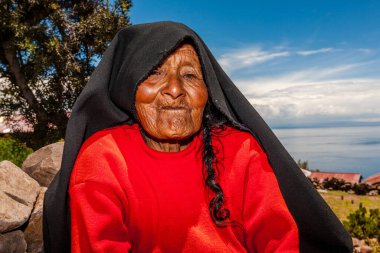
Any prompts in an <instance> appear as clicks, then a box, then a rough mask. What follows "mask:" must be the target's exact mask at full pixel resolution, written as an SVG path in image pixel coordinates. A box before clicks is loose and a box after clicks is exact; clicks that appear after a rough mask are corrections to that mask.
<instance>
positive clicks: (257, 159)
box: [44, 22, 352, 253]
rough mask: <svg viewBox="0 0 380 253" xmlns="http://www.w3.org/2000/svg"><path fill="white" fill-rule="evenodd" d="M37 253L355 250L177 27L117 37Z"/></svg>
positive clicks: (192, 39)
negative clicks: (39, 251) (42, 243)
mask: <svg viewBox="0 0 380 253" xmlns="http://www.w3.org/2000/svg"><path fill="white" fill-rule="evenodd" d="M65 140H66V142H65V148H64V155H63V160H62V168H61V170H60V172H59V173H58V175H57V176H56V178H55V180H54V181H53V182H52V184H51V185H50V187H49V189H48V191H47V193H46V195H45V203H44V241H45V253H50V252H54V253H57V252H58V253H59V252H70V249H71V252H307V253H310V252H352V245H351V239H350V236H349V235H348V233H347V232H346V231H345V230H344V228H343V227H342V225H341V224H340V222H339V220H338V219H337V218H336V217H335V215H334V214H333V213H332V212H331V210H330V209H329V208H328V206H327V205H326V204H325V202H324V201H323V200H322V198H321V197H320V196H319V195H318V193H317V192H316V191H315V190H314V189H313V187H312V185H311V184H310V183H309V182H308V180H307V179H306V178H305V177H304V175H303V174H302V172H301V171H300V170H299V168H298V167H297V165H296V164H295V163H294V161H293V160H292V158H291V157H290V156H289V154H288V153H287V152H286V150H285V149H284V148H283V146H282V145H281V144H280V142H279V141H278V140H277V138H276V137H275V135H274V134H273V133H272V132H271V130H270V129H269V127H268V126H267V125H266V124H265V122H264V121H263V120H262V119H261V117H260V116H259V115H258V114H257V112H256V111H255V110H254V109H253V108H252V106H251V105H250V104H249V103H248V101H247V100H246V99H245V98H244V97H243V95H242V94H241V93H240V92H239V90H238V89H237V88H236V87H235V86H234V84H233V83H232V82H231V80H230V79H229V78H228V77H227V76H226V74H225V73H224V72H223V70H222V69H221V67H220V66H219V65H218V63H217V62H216V60H215V59H214V57H213V56H212V54H211V53H210V51H209V50H208V48H207V47H206V45H205V44H204V42H203V41H202V40H201V39H200V38H199V36H198V35H197V34H196V33H195V32H193V31H192V30H191V29H189V28H188V27H186V26H185V25H182V24H178V23H173V22H159V23H151V24H143V25H136V26H131V27H129V28H126V29H124V30H122V31H120V32H119V33H118V34H117V36H116V37H115V39H114V40H113V41H112V43H111V45H110V47H109V48H108V50H107V51H106V53H105V55H104V58H103V59H102V61H101V62H100V64H99V66H98V67H97V69H96V71H95V72H94V74H93V75H92V77H91V79H90V81H89V83H88V85H87V86H86V87H85V88H84V90H83V92H82V94H81V95H80V97H79V98H78V100H77V102H76V104H75V106H74V108H73V112H72V115H71V118H70V121H69V124H68V128H67V133H66V138H65Z"/></svg>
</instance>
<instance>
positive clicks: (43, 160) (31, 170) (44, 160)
mask: <svg viewBox="0 0 380 253" xmlns="http://www.w3.org/2000/svg"><path fill="white" fill-rule="evenodd" d="M63 145H64V143H63V142H56V143H53V144H50V145H47V146H45V147H42V148H40V149H39V150H37V151H36V152H34V153H32V154H30V155H29V156H28V158H26V160H25V161H24V163H23V164H22V167H21V168H22V169H23V170H24V171H25V172H26V173H27V174H28V175H29V176H31V177H32V178H34V179H35V180H37V182H38V183H39V184H40V185H41V186H45V187H47V186H49V184H50V182H51V181H52V180H53V178H54V176H55V174H57V172H58V170H59V169H60V167H61V160H62V153H63Z"/></svg>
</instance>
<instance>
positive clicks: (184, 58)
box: [163, 43, 200, 66]
mask: <svg viewBox="0 0 380 253" xmlns="http://www.w3.org/2000/svg"><path fill="white" fill-rule="evenodd" d="M179 63H191V64H192V65H197V66H200V62H199V58H198V54H197V52H196V51H195V49H194V47H193V46H192V45H191V44H188V43H186V44H182V45H181V46H179V47H178V48H177V49H176V50H175V51H174V52H172V53H171V54H170V55H168V57H167V58H166V59H165V61H164V62H163V65H167V64H169V65H177V64H179Z"/></svg>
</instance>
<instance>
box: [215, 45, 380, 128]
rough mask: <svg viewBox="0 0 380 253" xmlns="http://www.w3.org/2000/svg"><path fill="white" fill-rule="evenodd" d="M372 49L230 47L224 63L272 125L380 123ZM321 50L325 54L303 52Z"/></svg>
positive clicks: (379, 84) (378, 88) (378, 83)
mask: <svg viewBox="0 0 380 253" xmlns="http://www.w3.org/2000/svg"><path fill="white" fill-rule="evenodd" d="M331 52H334V54H328V55H326V56H325V55H323V54H327V53H331ZM373 52H374V49H367V48H356V49H344V50H342V49H335V48H332V47H326V48H320V49H316V50H293V49H291V48H289V47H273V48H270V49H266V50H263V49H262V48H260V47H250V48H245V49H244V48H242V49H238V50H231V51H229V52H228V53H226V54H223V55H222V56H221V57H219V62H220V63H221V65H222V67H223V68H224V69H225V70H226V71H227V72H228V74H230V75H232V78H233V79H234V82H235V84H236V85H237V86H238V87H239V89H240V90H241V91H242V92H243V94H244V95H245V96H246V97H247V98H248V100H249V101H250V102H251V103H252V104H253V105H254V107H255V108H256V109H257V110H258V111H259V113H260V114H261V115H263V117H264V119H266V120H268V121H269V123H270V124H274V125H286V124H287V123H288V122H294V121H296V122H297V124H300V125H303V124H311V125H313V124H314V123H315V124H316V123H320V122H321V123H323V122H334V121H340V122H348V121H349V122H380V120H379V119H380V110H379V109H378V108H380V99H379V98H380V76H379V74H378V73H377V72H376V71H375V70H376V69H377V68H378V67H379V65H380V62H379V60H378V59H377V58H376V57H375V56H376V55H374V54H373ZM317 54H320V55H323V57H319V58H315V57H304V56H309V55H317ZM281 57H287V58H286V61H280V60H279V59H280V58H281ZM259 64H260V65H259ZM258 65H259V66H258ZM376 73H377V74H376ZM251 77H252V78H251Z"/></svg>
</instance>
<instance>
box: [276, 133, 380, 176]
mask: <svg viewBox="0 0 380 253" xmlns="http://www.w3.org/2000/svg"><path fill="white" fill-rule="evenodd" d="M273 131H274V132H275V134H276V135H277V136H278V138H279V139H280V140H281V142H282V144H283V145H284V146H285V147H286V148H287V150H288V151H289V153H290V154H291V155H292V156H293V158H294V159H295V160H296V161H298V159H301V160H302V161H306V160H307V161H308V163H309V168H310V169H319V170H321V171H335V172H355V173H360V174H362V176H363V178H367V177H368V176H370V175H372V174H376V173H380V126H370V127H331V128H291V129H274V130H273Z"/></svg>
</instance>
